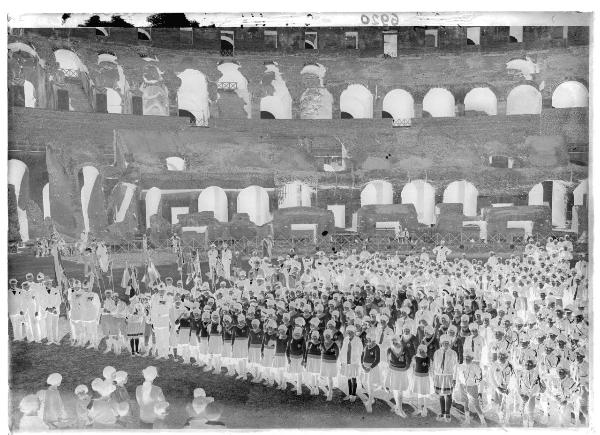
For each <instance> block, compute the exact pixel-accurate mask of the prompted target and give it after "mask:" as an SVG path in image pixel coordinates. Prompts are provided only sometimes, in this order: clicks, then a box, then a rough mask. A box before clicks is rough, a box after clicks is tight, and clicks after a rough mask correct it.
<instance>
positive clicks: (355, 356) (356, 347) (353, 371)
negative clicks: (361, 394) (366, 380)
mask: <svg viewBox="0 0 600 435" xmlns="http://www.w3.org/2000/svg"><path fill="white" fill-rule="evenodd" d="M362 354H363V343H362V340H361V339H360V338H359V337H358V336H357V335H356V327H355V326H354V325H348V326H347V327H346V335H345V337H344V341H343V343H342V349H341V351H340V358H339V360H340V363H341V370H340V372H341V374H343V375H344V376H345V377H346V378H347V380H348V395H347V396H346V397H344V400H349V401H350V402H354V401H355V400H356V397H357V396H356V390H357V387H358V383H357V378H358V376H359V374H360V368H361V358H362Z"/></svg>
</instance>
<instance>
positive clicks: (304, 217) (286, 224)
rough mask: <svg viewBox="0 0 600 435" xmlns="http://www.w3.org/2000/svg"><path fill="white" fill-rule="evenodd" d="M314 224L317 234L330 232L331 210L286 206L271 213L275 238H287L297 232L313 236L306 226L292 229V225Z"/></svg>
mask: <svg viewBox="0 0 600 435" xmlns="http://www.w3.org/2000/svg"><path fill="white" fill-rule="evenodd" d="M307 224H308V225H311V224H316V225H317V227H316V232H317V236H320V235H323V236H326V235H327V234H331V233H332V232H333V230H334V227H335V219H334V216H333V212H332V211H329V210H324V209H322V208H316V207H288V208H282V209H279V210H275V212H274V213H273V235H274V237H275V238H288V237H292V236H298V235H299V234H302V235H306V236H308V237H312V236H313V231H312V230H311V229H309V228H308V227H307V228H306V229H302V228H300V229H299V231H296V230H293V226H294V225H307Z"/></svg>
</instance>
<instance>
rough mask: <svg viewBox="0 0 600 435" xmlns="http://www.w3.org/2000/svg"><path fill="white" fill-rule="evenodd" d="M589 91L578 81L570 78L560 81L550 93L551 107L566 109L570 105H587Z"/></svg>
mask: <svg viewBox="0 0 600 435" xmlns="http://www.w3.org/2000/svg"><path fill="white" fill-rule="evenodd" d="M588 104H589V93H588V90H587V88H586V87H585V86H584V85H583V84H582V83H579V82H576V81H573V80H570V81H568V82H564V83H561V84H560V85H558V87H557V88H556V89H555V90H554V92H553V93H552V107H556V108H557V109H566V108H570V107H588Z"/></svg>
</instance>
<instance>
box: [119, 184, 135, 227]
mask: <svg viewBox="0 0 600 435" xmlns="http://www.w3.org/2000/svg"><path fill="white" fill-rule="evenodd" d="M123 185H124V186H125V194H124V195H123V200H122V201H121V204H120V205H119V208H118V210H115V222H123V221H124V220H125V216H126V214H127V210H129V205H130V204H131V200H132V199H133V194H134V193H135V188H136V186H135V184H132V183H123Z"/></svg>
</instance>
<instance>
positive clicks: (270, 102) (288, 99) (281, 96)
mask: <svg viewBox="0 0 600 435" xmlns="http://www.w3.org/2000/svg"><path fill="white" fill-rule="evenodd" d="M265 73H273V75H274V77H273V80H272V81H271V86H272V87H273V95H269V96H267V97H264V98H262V99H261V100H260V112H261V117H262V114H263V113H268V114H270V116H272V117H273V118H275V119H292V96H291V95H290V91H289V90H288V88H287V85H286V84H285V80H283V76H282V75H281V72H279V67H278V66H277V65H276V64H275V63H270V64H267V65H266V71H265Z"/></svg>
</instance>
